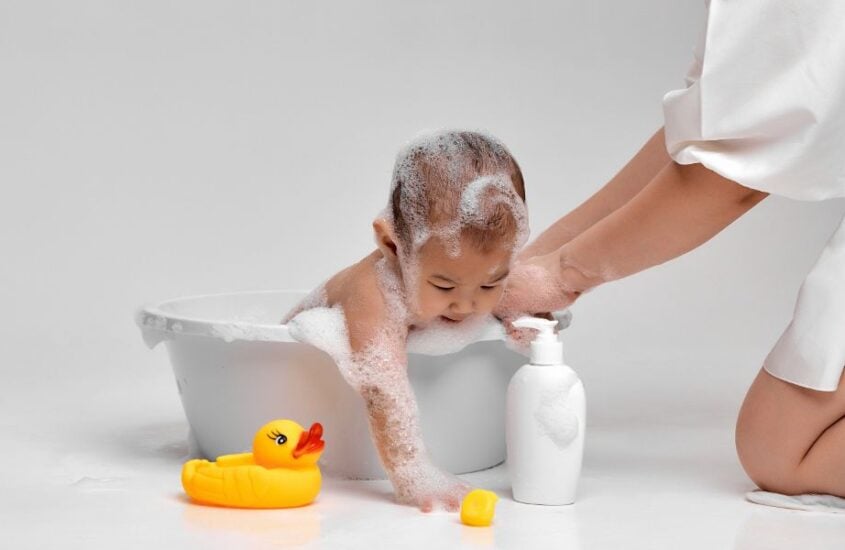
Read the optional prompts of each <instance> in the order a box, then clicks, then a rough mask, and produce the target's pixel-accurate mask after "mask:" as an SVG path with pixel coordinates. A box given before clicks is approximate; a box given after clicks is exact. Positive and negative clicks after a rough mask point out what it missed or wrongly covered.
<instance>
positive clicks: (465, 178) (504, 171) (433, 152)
mask: <svg viewBox="0 0 845 550" xmlns="http://www.w3.org/2000/svg"><path fill="white" fill-rule="evenodd" d="M524 187H525V186H524V181H523V178H522V172H521V170H520V168H519V165H518V164H517V163H516V161H515V160H514V158H513V157H512V156H511V154H510V153H509V152H508V150H507V149H506V148H505V146H504V145H502V144H501V143H500V142H499V141H497V140H496V139H495V138H493V137H491V136H486V135H484V134H481V133H478V132H459V131H440V132H434V133H430V134H424V135H421V136H419V137H418V138H416V139H414V140H413V141H411V142H410V143H409V144H408V145H407V146H406V147H405V148H404V149H402V150H401V151H400V152H399V154H398V155H397V158H396V164H395V166H394V170H393V181H392V185H391V192H390V204H389V205H388V208H387V210H386V212H387V213H389V214H390V217H389V219H390V221H391V222H392V225H393V227H394V230H395V231H396V235H397V237H398V239H399V241H400V244H402V245H403V248H404V251H405V252H406V253H409V252H412V251H414V250H418V249H419V248H420V247H421V246H422V245H423V244H425V242H426V241H427V240H428V239H429V238H431V237H432V236H433V235H434V234H439V236H441V238H443V237H444V236H445V237H447V239H444V241H449V244H450V246H451V247H452V248H454V249H455V250H459V249H460V248H459V247H460V231H459V230H460V229H464V228H468V227H476V228H479V229H484V228H485V227H484V226H485V225H488V224H489V223H490V221H491V220H490V219H488V217H489V215H490V214H493V212H491V211H490V208H489V206H490V205H488V204H485V203H486V202H490V203H491V204H493V205H496V204H501V205H503V206H505V207H507V209H508V210H509V211H510V215H511V216H512V217H513V221H514V222H515V223H514V225H515V234H514V235H511V237H513V242H512V243H511V245H512V248H518V247H521V246H522V244H524V241H525V239H526V238H527V229H528V228H527V215H526V209H525V189H524ZM486 191H491V192H486ZM490 229H493V230H495V229H496V228H495V227H492V228H490ZM494 237H499V238H503V237H505V235H502V234H499V235H494Z"/></svg>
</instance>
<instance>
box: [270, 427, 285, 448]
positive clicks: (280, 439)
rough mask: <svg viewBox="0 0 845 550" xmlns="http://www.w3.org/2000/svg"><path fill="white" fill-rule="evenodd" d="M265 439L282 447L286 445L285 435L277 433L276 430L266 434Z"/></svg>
mask: <svg viewBox="0 0 845 550" xmlns="http://www.w3.org/2000/svg"><path fill="white" fill-rule="evenodd" d="M267 437H269V438H270V439H272V440H274V441H275V442H276V445H284V444H285V443H287V440H288V437H287V436H286V435H285V434H282V433H279V432H277V431H276V430H273V431H272V432H270V433H268V434H267Z"/></svg>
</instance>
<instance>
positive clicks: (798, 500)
mask: <svg viewBox="0 0 845 550" xmlns="http://www.w3.org/2000/svg"><path fill="white" fill-rule="evenodd" d="M745 498H746V499H748V500H749V501H750V502H754V503H755V504H764V505H766V506H776V507H778V508H788V509H790V510H805V511H807V512H828V513H832V514H845V498H839V497H836V496H833V495H820V494H813V493H811V494H806V495H792V496H790V495H782V494H780V493H770V492H768V491H751V492H750V493H746V494H745Z"/></svg>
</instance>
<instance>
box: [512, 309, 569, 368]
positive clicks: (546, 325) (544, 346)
mask: <svg viewBox="0 0 845 550" xmlns="http://www.w3.org/2000/svg"><path fill="white" fill-rule="evenodd" d="M555 325H557V320H556V319H543V318H541V317H520V318H519V319H517V320H516V321H514V322H513V326H515V327H517V328H533V329H535V330H537V335H536V336H535V337H534V340H532V341H531V364H533V365H562V364H563V344H562V343H561V341H560V340H559V339H558V337H557V334H555V331H554V329H555Z"/></svg>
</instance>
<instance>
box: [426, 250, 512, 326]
mask: <svg viewBox="0 0 845 550" xmlns="http://www.w3.org/2000/svg"><path fill="white" fill-rule="evenodd" d="M417 261H418V262H419V272H418V275H419V278H418V280H417V282H416V284H417V293H416V296H417V304H416V306H417V308H416V309H417V311H416V314H417V321H418V322H421V323H429V322H432V321H435V320H437V319H440V320H442V321H445V322H447V323H459V322H460V321H463V320H464V319H466V318H467V317H469V316H471V315H486V314H488V313H490V312H492V311H493V308H494V307H496V304H498V303H499V299H500V298H501V297H502V291H503V290H504V284H505V280H506V278H507V276H508V273H509V270H510V261H511V250H510V249H509V247H505V246H497V247H495V248H494V249H493V250H492V251H491V252H487V253H484V252H481V251H479V250H478V249H477V248H475V247H473V245H472V244H471V243H469V242H468V241H466V240H463V241H462V243H461V253H460V254H459V255H458V256H455V257H452V256H450V255H449V254H448V253H447V250H446V247H444V246H443V244H442V242H441V241H440V239H438V238H436V237H433V238H431V239H429V240H428V241H427V242H426V243H425V244H424V245H423V246H422V247H420V249H419V251H418V252H417Z"/></svg>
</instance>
